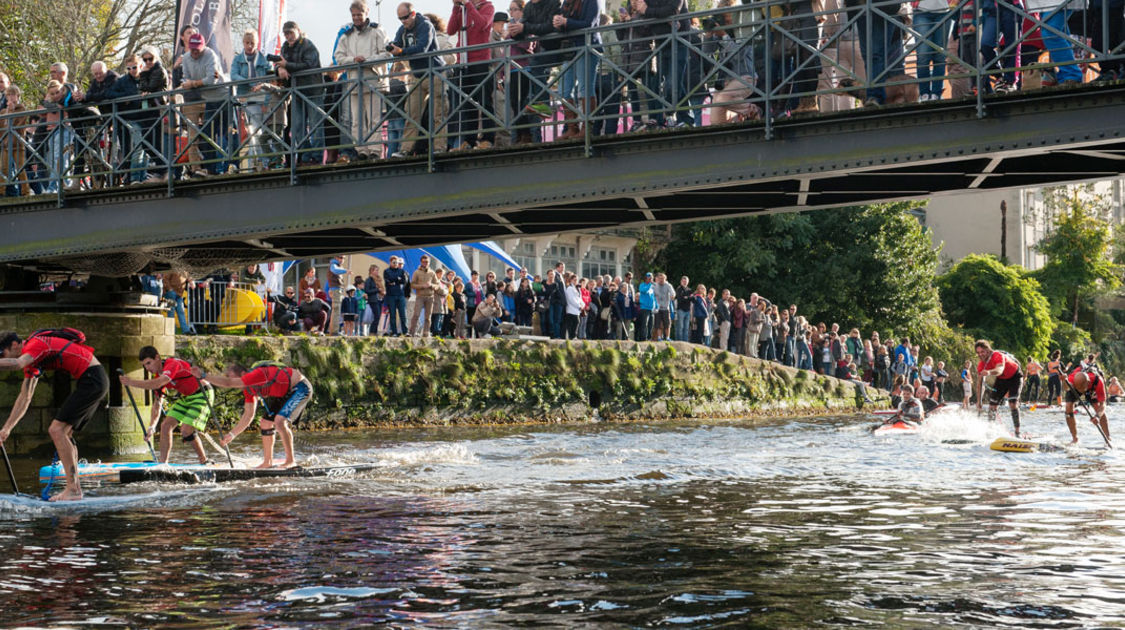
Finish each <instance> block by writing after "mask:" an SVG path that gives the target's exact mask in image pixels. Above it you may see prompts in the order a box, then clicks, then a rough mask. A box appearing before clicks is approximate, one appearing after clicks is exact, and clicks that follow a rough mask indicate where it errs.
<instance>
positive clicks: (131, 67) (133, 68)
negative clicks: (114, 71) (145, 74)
mask: <svg viewBox="0 0 1125 630" xmlns="http://www.w3.org/2000/svg"><path fill="white" fill-rule="evenodd" d="M125 69H126V70H136V69H137V66H125Z"/></svg>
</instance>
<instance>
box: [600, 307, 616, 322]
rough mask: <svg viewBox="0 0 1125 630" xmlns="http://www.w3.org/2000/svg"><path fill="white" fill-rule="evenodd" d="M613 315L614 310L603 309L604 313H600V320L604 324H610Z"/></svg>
mask: <svg viewBox="0 0 1125 630" xmlns="http://www.w3.org/2000/svg"><path fill="white" fill-rule="evenodd" d="M612 314H613V310H612V309H608V308H603V309H602V311H601V312H600V313H598V319H600V320H602V321H603V322H608V321H609V317H610V315H612Z"/></svg>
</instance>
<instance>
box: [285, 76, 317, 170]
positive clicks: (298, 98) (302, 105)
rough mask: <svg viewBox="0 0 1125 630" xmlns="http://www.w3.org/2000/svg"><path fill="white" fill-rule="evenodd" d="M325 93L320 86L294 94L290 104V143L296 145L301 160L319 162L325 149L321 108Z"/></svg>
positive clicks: (298, 157)
mask: <svg viewBox="0 0 1125 630" xmlns="http://www.w3.org/2000/svg"><path fill="white" fill-rule="evenodd" d="M323 107H324V93H323V92H322V91H321V89H320V88H315V91H309V92H305V93H304V94H300V93H298V94H294V95H293V100H292V101H290V104H289V111H290V116H289V122H290V131H289V133H290V136H291V138H290V145H291V146H293V147H296V150H297V152H298V153H299V155H298V156H297V159H298V161H300V162H312V163H319V162H320V161H321V160H322V158H323V155H322V152H323V149H324V124H323V120H322V119H323V116H322V115H321V114H320V111H319V110H320V109H322V108H323Z"/></svg>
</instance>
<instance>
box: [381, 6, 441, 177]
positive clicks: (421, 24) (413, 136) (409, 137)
mask: <svg viewBox="0 0 1125 630" xmlns="http://www.w3.org/2000/svg"><path fill="white" fill-rule="evenodd" d="M396 12H397V14H398V21H399V22H400V23H401V24H402V26H400V27H399V29H398V33H396V34H395V40H394V41H393V42H391V44H390V47H391V54H392V55H394V56H395V57H406V58H407V62H408V63H409V64H410V69H411V71H412V72H411V81H410V85H409V86H408V88H407V89H408V90H409V91H408V92H407V95H406V114H407V119H406V129H405V130H404V131H403V135H402V138H403V140H402V150H401V151H400V152H398V153H395V154H394V157H406V156H408V155H415V154H416V149H415V146H414V145H415V143H416V142H417V141H418V140H420V139H421V137H422V123H423V121H424V120H426V118H427V117H425V116H423V113H424V112H425V111H426V105H427V103H429V105H430V109H431V111H432V112H433V120H434V125H435V127H438V128H440V126H441V125H442V123H443V122H444V121H442V120H441V118H440V117H439V115H438V114H440V113H443V112H445V98H444V96H443V94H444V90H443V89H442V85H441V81H439V80H438V79H437V78H435V79H434V80H433V81H431V80H430V79H429V78H428V77H427V76H426V73H427V72H428V71H433V72H440V71H441V69H442V68H443V67H444V66H445V60H444V59H442V56H441V55H424V53H429V52H436V51H437V50H438V42H437V37H435V31H434V25H433V24H431V23H430V21H429V20H427V19H426V16H424V15H422V14H420V13H418V12H417V11H415V10H414V4H413V3H410V2H403V3H402V4H400V5H398V8H397V9H396ZM431 85H433V86H434V87H435V88H436V89H434V91H433V94H431V93H430V87H431ZM432 142H433V149H434V152H435V153H443V152H444V151H445V149H446V147H447V146H448V142H447V139H446V138H445V137H436V138H434V139H433V140H432Z"/></svg>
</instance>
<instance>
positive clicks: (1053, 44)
mask: <svg viewBox="0 0 1125 630" xmlns="http://www.w3.org/2000/svg"><path fill="white" fill-rule="evenodd" d="M1071 13H1072V11H1067V10H1064V9H1058V10H1056V11H1054V12H1053V13H1051V14H1049V15H1041V16H1040V17H1041V18H1042V19H1043V23H1044V24H1046V25H1047V26H1045V27H1043V28H1041V29H1040V31H1042V33H1043V46H1044V47H1046V49H1047V50H1048V51H1049V52H1050V53H1051V63H1054V64H1059V66H1058V70H1057V71H1056V72H1055V77H1056V78H1057V79H1058V82H1059V83H1060V84H1061V83H1063V82H1064V81H1077V82H1079V83H1081V82H1082V71H1081V70H1080V69H1079V68H1078V66H1077V65H1075V64H1074V44H1073V43H1072V42H1071V41H1070V40H1069V39H1064V38H1063V37H1060V36H1058V35H1056V34H1055V33H1053V32H1051V29H1052V28H1053V29H1056V30H1058V31H1059V32H1060V33H1063V34H1065V35H1067V36H1069V35H1070V29H1069V28H1068V27H1067V20H1069V19H1070V14H1071ZM1047 27H1050V28H1047Z"/></svg>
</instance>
